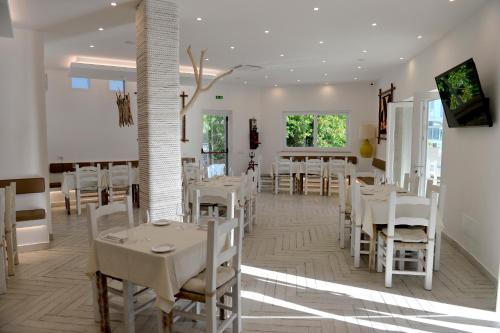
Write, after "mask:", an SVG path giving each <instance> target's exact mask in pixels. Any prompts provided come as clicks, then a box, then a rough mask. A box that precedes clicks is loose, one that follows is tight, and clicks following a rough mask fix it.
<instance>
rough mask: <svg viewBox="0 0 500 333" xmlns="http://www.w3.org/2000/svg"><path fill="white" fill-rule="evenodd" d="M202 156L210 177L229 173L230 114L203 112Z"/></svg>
mask: <svg viewBox="0 0 500 333" xmlns="http://www.w3.org/2000/svg"><path fill="white" fill-rule="evenodd" d="M202 117H203V119H202V124H203V125H202V126H203V141H202V147H201V156H202V161H203V165H204V167H205V168H206V170H207V176H208V177H209V178H211V177H216V176H222V175H228V174H229V149H228V147H229V144H228V133H229V130H228V127H229V115H228V114H212V113H207V114H203V116H202Z"/></svg>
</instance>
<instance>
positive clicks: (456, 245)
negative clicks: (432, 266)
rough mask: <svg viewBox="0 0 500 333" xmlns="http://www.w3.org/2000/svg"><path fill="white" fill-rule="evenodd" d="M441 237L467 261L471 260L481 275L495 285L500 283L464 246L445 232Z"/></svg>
mask: <svg viewBox="0 0 500 333" xmlns="http://www.w3.org/2000/svg"><path fill="white" fill-rule="evenodd" d="M441 235H442V237H443V238H444V239H446V240H447V241H448V242H450V244H451V246H453V247H454V248H455V249H457V250H458V252H460V253H461V254H463V255H464V257H465V258H467V260H469V262H470V263H472V264H473V265H474V266H476V267H477V268H478V269H479V270H480V271H481V273H483V274H484V275H486V277H488V279H490V280H491V282H493V283H495V285H496V284H497V283H498V280H497V278H496V277H495V275H493V274H491V272H490V271H489V270H488V269H487V268H486V267H484V266H483V264H482V263H481V262H480V261H479V260H478V259H477V258H476V257H475V256H473V255H472V254H471V253H470V252H469V251H467V250H466V249H465V248H464V247H463V246H462V244H460V243H459V242H457V241H456V240H454V239H453V238H451V237H450V236H449V235H448V234H446V233H445V232H443V233H442V234H441Z"/></svg>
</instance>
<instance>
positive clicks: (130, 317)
mask: <svg viewBox="0 0 500 333" xmlns="http://www.w3.org/2000/svg"><path fill="white" fill-rule="evenodd" d="M122 212H126V213H127V217H128V221H127V222H128V225H127V226H128V227H129V228H133V227H134V212H133V205H132V197H131V196H127V197H126V200H125V201H124V202H115V203H111V204H109V205H105V206H100V207H98V208H96V205H95V203H89V204H87V221H88V227H89V245H90V247H92V246H93V244H94V241H95V239H97V237H98V236H99V233H98V223H99V220H100V219H101V218H104V217H109V216H110V215H112V214H116V213H122ZM107 278H108V281H109V282H108V293H110V294H112V295H114V296H118V297H119V298H121V299H122V301H121V302H120V303H118V304H117V303H114V302H111V300H110V302H109V306H110V307H111V308H115V309H118V310H119V311H123V324H124V327H125V332H127V333H133V332H134V331H135V315H136V314H138V313H139V312H142V311H144V310H145V309H148V308H150V307H152V306H153V304H154V302H155V300H156V297H155V296H150V297H149V298H148V297H145V298H146V300H144V301H143V302H142V303H139V302H138V299H137V298H138V296H139V295H142V294H145V293H146V292H148V291H149V289H148V288H145V287H138V286H136V285H135V284H134V283H132V282H129V281H126V280H118V279H114V278H113V277H109V276H108V277H107ZM92 291H93V293H92V295H93V299H94V318H95V320H96V321H98V320H99V319H100V316H99V304H98V295H97V286H96V280H95V278H94V279H92Z"/></svg>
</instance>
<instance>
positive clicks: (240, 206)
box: [236, 173, 253, 233]
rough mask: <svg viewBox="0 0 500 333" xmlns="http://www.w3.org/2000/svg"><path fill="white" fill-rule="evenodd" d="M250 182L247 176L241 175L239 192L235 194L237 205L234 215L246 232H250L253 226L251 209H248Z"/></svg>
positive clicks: (250, 190)
mask: <svg viewBox="0 0 500 333" xmlns="http://www.w3.org/2000/svg"><path fill="white" fill-rule="evenodd" d="M251 182H252V180H251V179H250V177H249V175H247V174H245V173H242V174H241V180H240V190H239V192H238V193H237V204H236V214H237V215H238V218H239V219H240V220H241V221H242V224H243V229H245V228H247V230H248V232H249V233H251V232H252V228H253V224H252V223H251V222H252V216H251V214H252V209H251V207H250V203H251V202H250V201H251V195H252V194H251V192H252V186H253V184H252V183H251Z"/></svg>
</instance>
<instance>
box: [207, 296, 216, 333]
mask: <svg viewBox="0 0 500 333" xmlns="http://www.w3.org/2000/svg"><path fill="white" fill-rule="evenodd" d="M205 312H206V318H207V327H206V332H207V333H217V298H216V297H215V295H212V296H206V300H205Z"/></svg>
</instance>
